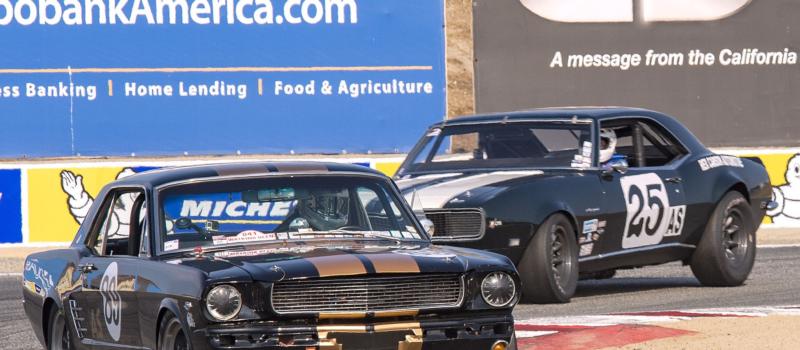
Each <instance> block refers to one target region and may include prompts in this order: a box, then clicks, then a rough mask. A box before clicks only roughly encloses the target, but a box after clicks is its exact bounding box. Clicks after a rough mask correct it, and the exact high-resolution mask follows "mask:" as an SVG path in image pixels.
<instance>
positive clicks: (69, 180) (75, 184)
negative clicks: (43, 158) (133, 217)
mask: <svg viewBox="0 0 800 350" xmlns="http://www.w3.org/2000/svg"><path fill="white" fill-rule="evenodd" d="M135 173H136V172H134V171H133V169H131V168H124V169H122V171H120V172H119V174H117V180H119V179H122V178H125V177H128V176H131V175H133V174H135ZM61 189H62V190H63V191H64V193H66V194H67V196H68V199H67V205H68V206H69V212H70V214H72V217H73V218H75V221H77V222H78V224H82V223H83V220H84V219H85V218H86V215H87V214H89V208H91V207H92V203H94V198H92V196H91V195H90V194H89V193H88V192H86V188H85V187H84V186H83V176H81V175H76V174H75V173H73V172H71V171H69V170H64V171H62V172H61ZM134 200H135V197H134V196H133V194H125V195H123V196H122V197H121V198H120V201H119V202H118V203H121V204H122V205H121V206H117V207H115V208H114V213H113V216H112V217H111V225H110V227H109V231H108V232H109V237H114V235H115V234H117V233H123V232H128V225H129V224H130V223H129V221H130V215H128V214H129V213H130V210H131V206H132V205H133V202H134Z"/></svg>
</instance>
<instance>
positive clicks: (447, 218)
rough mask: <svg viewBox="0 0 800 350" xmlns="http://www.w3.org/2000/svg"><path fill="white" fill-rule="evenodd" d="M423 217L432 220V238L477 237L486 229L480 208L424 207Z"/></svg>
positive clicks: (462, 238) (464, 238)
mask: <svg viewBox="0 0 800 350" xmlns="http://www.w3.org/2000/svg"><path fill="white" fill-rule="evenodd" d="M425 217H427V218H428V220H430V221H432V222H433V227H434V233H433V238H434V239H441V240H468V239H478V238H480V237H482V236H483V233H484V231H485V230H486V219H485V216H484V213H483V210H482V209H480V208H463V209H462V208H458V209H456V208H454V209H425Z"/></svg>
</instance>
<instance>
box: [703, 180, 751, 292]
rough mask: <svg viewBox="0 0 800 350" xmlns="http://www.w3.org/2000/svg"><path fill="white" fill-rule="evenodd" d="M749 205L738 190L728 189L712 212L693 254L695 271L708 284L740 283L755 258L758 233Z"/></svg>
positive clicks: (728, 284) (730, 284)
mask: <svg viewBox="0 0 800 350" xmlns="http://www.w3.org/2000/svg"><path fill="white" fill-rule="evenodd" d="M755 227H756V226H755V223H754V221H753V216H752V214H751V212H750V205H749V203H747V200H746V199H745V198H744V196H742V194H741V193H739V192H728V193H727V194H725V196H724V197H722V200H720V201H719V203H718V204H717V207H716V208H715V209H714V213H713V214H712V215H711V218H710V220H709V221H708V226H706V230H705V232H703V237H702V238H701V239H700V243H699V244H698V245H697V249H695V251H694V253H693V254H692V257H691V260H690V265H691V267H692V273H694V276H695V277H697V279H698V280H699V281H700V283H701V284H703V285H705V286H716V287H732V286H739V285H741V284H743V283H744V281H745V280H747V276H749V275H750V271H751V270H752V269H753V263H754V262H755V258H756V232H755Z"/></svg>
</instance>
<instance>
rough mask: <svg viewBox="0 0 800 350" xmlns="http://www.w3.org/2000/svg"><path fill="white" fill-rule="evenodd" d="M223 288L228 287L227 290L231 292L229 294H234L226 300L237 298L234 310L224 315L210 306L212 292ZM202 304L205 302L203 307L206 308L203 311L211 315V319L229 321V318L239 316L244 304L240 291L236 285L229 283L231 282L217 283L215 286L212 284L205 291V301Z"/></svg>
mask: <svg viewBox="0 0 800 350" xmlns="http://www.w3.org/2000/svg"><path fill="white" fill-rule="evenodd" d="M223 289H228V291H229V292H232V293H230V295H235V296H236V297H235V298H233V299H232V298H229V299H228V300H227V301H226V302H230V301H231V300H235V299H238V300H239V302H238V305H237V306H236V307H235V309H234V310H235V311H233V312H231V313H229V314H225V315H223V314H220V313H219V311H217V310H215V309H214V308H213V307H212V298H213V297H212V295H213V294H214V292H215V291H218V290H223ZM204 304H205V309H206V310H205V311H206V313H207V314H208V315H209V316H211V319H212V320H215V321H220V322H224V321H230V320H233V319H236V318H237V317H238V316H239V313H241V311H242V307H243V305H244V298H243V296H242V292H241V291H239V289H238V288H236V286H234V285H231V284H218V285H215V286H213V287H211V288H209V289H208V293H206V297H205V303H204Z"/></svg>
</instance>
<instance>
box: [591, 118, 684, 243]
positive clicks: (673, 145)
mask: <svg viewBox="0 0 800 350" xmlns="http://www.w3.org/2000/svg"><path fill="white" fill-rule="evenodd" d="M601 127H603V128H606V129H611V130H614V132H615V133H616V135H617V144H616V151H615V156H618V158H619V157H622V158H624V159H626V160H627V162H628V168H627V170H623V171H614V170H611V169H609V168H607V169H605V170H603V174H602V176H601V179H602V180H601V181H602V183H603V188H604V192H605V193H606V203H605V205H604V217H605V218H606V221H607V222H606V224H605V226H606V227H605V231H606V232H605V234H604V235H603V236H602V238H601V240H602V242H600V244H599V246H600V247H599V249H598V250H599V252H600V253H605V254H607V255H608V254H610V253H619V252H625V251H628V250H631V249H637V248H639V249H642V248H648V247H659V246H662V245H667V244H670V243H678V242H680V241H681V235H682V234H683V232H684V223H685V218H686V197H685V195H684V189H683V179H682V178H681V177H680V174H679V172H678V166H679V165H680V163H681V162H682V161H683V159H685V158H686V151H685V148H683V147H682V146H681V145H680V144H679V143H677V141H675V140H674V139H673V138H672V137H671V135H669V134H667V133H666V131H665V130H664V129H663V127H661V126H660V125H657V124H655V122H654V121H650V120H647V119H638V118H636V119H634V118H631V119H620V120H613V121H610V122H604V123H603V124H601Z"/></svg>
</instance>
